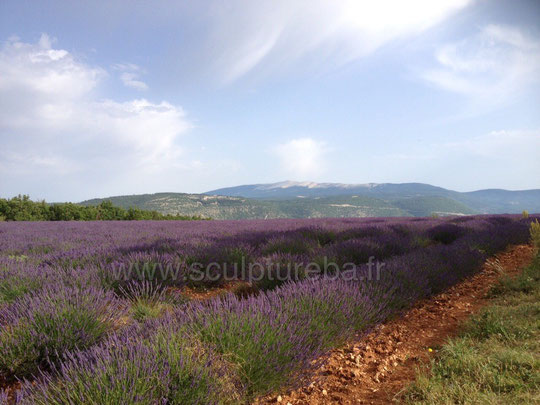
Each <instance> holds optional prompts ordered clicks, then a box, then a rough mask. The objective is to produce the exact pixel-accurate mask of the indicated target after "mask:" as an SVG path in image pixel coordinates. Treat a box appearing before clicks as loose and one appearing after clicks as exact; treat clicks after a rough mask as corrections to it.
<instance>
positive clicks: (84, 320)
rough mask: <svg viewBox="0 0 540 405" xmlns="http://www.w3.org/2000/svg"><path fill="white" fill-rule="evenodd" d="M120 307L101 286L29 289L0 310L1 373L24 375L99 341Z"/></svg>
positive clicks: (16, 375) (118, 313)
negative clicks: (67, 353) (0, 326)
mask: <svg viewBox="0 0 540 405" xmlns="http://www.w3.org/2000/svg"><path fill="white" fill-rule="evenodd" d="M123 312H124V311H123V308H122V306H121V305H120V303H119V302H118V301H117V299H116V298H115V296H114V294H112V293H110V292H109V293H107V292H105V291H103V290H100V289H95V288H88V289H79V288H72V287H66V286H64V285H58V286H48V287H44V288H43V289H42V290H40V291H38V292H36V293H30V294H28V295H26V296H24V297H22V298H20V299H19V300H17V301H15V302H14V303H12V304H10V305H8V306H6V307H5V308H2V310H1V311H0V322H1V323H2V324H3V325H4V328H3V331H2V334H0V353H2V356H0V373H2V374H4V375H5V376H7V377H10V378H13V377H17V378H24V377H29V376H31V375H32V374H35V373H37V372H38V370H39V369H42V368H47V367H48V366H49V365H50V363H53V364H54V363H56V362H57V361H58V360H60V358H61V357H62V355H63V354H64V353H66V352H67V351H70V350H74V349H76V348H85V347H89V346H91V345H93V344H95V343H96V342H98V341H99V340H100V339H101V338H103V337H104V336H105V335H106V334H107V333H108V332H109V331H111V330H112V329H113V326H114V322H113V319H114V318H113V317H120V316H122V314H123Z"/></svg>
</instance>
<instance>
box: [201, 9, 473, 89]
mask: <svg viewBox="0 0 540 405" xmlns="http://www.w3.org/2000/svg"><path fill="white" fill-rule="evenodd" d="M470 3H471V1H470V0H439V1H432V0H410V1H401V0H379V1H370V0H363V1H362V0H299V1H294V2H291V1H289V0H269V1H258V2H245V1H241V0H236V1H234V0H233V1H229V2H227V3H222V2H214V4H213V6H212V7H208V8H207V9H208V10H209V11H207V13H208V15H207V16H208V19H209V22H208V25H209V26H211V27H213V31H212V32H211V33H210V37H209V39H208V54H210V55H211V58H212V62H213V63H214V68H215V70H216V74H218V75H219V76H220V77H222V79H223V81H224V82H225V83H230V82H233V81H235V80H237V79H239V78H241V77H243V76H245V75H247V74H249V73H251V72H253V71H255V70H258V71H259V73H261V74H272V73H274V72H276V71H279V70H281V69H285V68H290V67H294V66H298V65H300V66H302V68H303V69H310V68H313V69H318V68H320V67H321V66H325V67H326V66H339V65H342V64H344V63H347V62H350V61H353V60H355V59H358V58H360V57H363V56H365V55H367V54H369V53H371V52H373V51H374V50H375V49H377V48H379V47H381V46H383V45H384V44H386V43H388V42H389V41H392V40H394V39H397V38H401V37H404V36H408V35H413V34H417V33H420V32H422V31H424V30H426V29H428V28H430V27H432V26H434V25H435V24H437V23H439V22H441V21H442V20H443V19H445V18H446V17H448V16H449V15H451V14H452V13H454V12H456V11H458V10H460V9H462V8H463V7H465V6H467V5H468V4H470ZM205 7H206V6H205Z"/></svg>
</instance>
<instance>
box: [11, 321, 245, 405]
mask: <svg viewBox="0 0 540 405" xmlns="http://www.w3.org/2000/svg"><path fill="white" fill-rule="evenodd" d="M146 329H151V330H146V331H145V330H141V329H140V328H135V329H132V330H130V331H128V332H126V333H124V334H122V335H120V336H113V337H111V338H110V339H109V340H108V341H107V342H105V343H104V344H102V345H99V346H96V347H94V348H92V349H90V350H87V351H79V352H75V353H73V354H70V355H69V356H68V358H67V360H66V361H65V362H64V364H63V366H62V368H61V369H59V370H57V373H58V375H59V377H60V378H57V377H56V375H54V374H52V375H51V374H49V375H46V376H45V377H44V379H43V380H42V381H40V382H39V383H38V384H37V386H32V384H30V383H27V384H26V385H25V386H24V387H23V389H22V393H21V395H20V397H21V399H20V400H19V401H18V404H22V405H30V404H35V405H60V404H62V405H63V404H67V403H69V404H73V405H84V404H148V405H150V404H166V403H167V404H186V405H189V404H205V403H212V404H223V405H225V404H237V403H240V402H241V401H240V398H241V394H242V391H241V389H242V386H241V385H240V383H239V381H238V379H237V378H235V375H236V373H235V370H234V369H233V368H232V367H231V366H230V365H229V364H228V363H226V362H225V361H224V360H223V359H221V358H219V357H217V356H216V355H215V354H214V353H213V352H212V351H211V349H210V348H209V347H203V346H202V345H201V344H200V342H197V341H196V340H194V339H193V337H192V336H188V335H186V334H185V333H183V332H182V328H181V326H180V325H177V324H172V323H170V322H165V325H163V324H158V323H153V324H149V325H148V326H146ZM141 335H142V336H141ZM134 336H139V339H137V340H134V339H133V337H134Z"/></svg>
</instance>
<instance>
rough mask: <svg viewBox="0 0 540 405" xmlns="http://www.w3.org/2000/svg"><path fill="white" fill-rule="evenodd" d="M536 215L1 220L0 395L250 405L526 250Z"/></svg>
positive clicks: (24, 399)
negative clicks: (502, 256) (485, 267)
mask: <svg viewBox="0 0 540 405" xmlns="http://www.w3.org/2000/svg"><path fill="white" fill-rule="evenodd" d="M532 220H534V218H533V217H531V218H522V217H521V216H509V215H493V216H470V217H457V218H444V219H435V218H433V219H428V218H413V219H411V218H397V219H376V218H370V219H306V220H266V221H264V220H253V221H185V222H184V221H181V222H172V221H171V222H169V221H155V222H153V221H139V222H87V223H82V222H63V223H60V222H42V223H24V222H17V223H15V222H12V223H7V222H6V223H0V383H1V384H2V387H3V388H4V390H3V391H2V392H1V393H0V400H1V401H2V403H10V402H16V403H18V404H105V403H110V404H241V403H249V402H250V401H251V400H252V399H254V398H255V397H257V396H260V395H263V394H266V393H268V392H272V391H275V390H277V389H278V388H280V387H283V386H293V385H294V384H297V383H299V382H301V381H302V376H303V375H304V374H305V373H303V371H305V370H306V369H308V368H309V367H313V366H314V364H313V360H315V359H319V358H321V356H323V355H324V354H325V353H326V352H328V351H329V350H330V349H332V348H334V347H336V346H339V345H340V344H342V343H344V342H345V341H346V340H347V339H349V338H351V337H352V336H353V335H354V334H357V333H365V332H368V331H369V330H370V329H371V328H373V327H374V326H375V325H376V324H378V323H380V322H382V321H384V320H386V319H387V318H389V317H391V316H395V315H399V313H400V312H401V311H403V310H405V309H406V308H408V307H410V306H411V305H412V304H413V303H414V302H415V301H417V300H418V299H421V298H424V297H428V296H430V295H432V294H435V293H438V292H440V291H442V290H444V289H446V288H448V287H449V286H452V285H453V284H455V283H457V282H459V281H460V280H462V279H463V278H465V277H468V276H470V275H472V274H474V273H475V272H476V271H478V270H479V269H480V265H481V264H482V263H483V261H484V260H485V259H486V258H487V257H488V256H491V255H493V254H495V253H496V252H498V251H501V250H503V249H505V248H506V247H507V246H509V245H511V244H519V243H525V242H527V240H528V237H529V233H528V227H529V224H530V222H531V221H532ZM187 291H189V292H191V293H192V294H187V293H186V292H187ZM201 291H206V292H208V291H210V292H212V291H217V292H218V293H217V294H210V295H209V296H210V298H208V299H200V298H197V297H196V294H195V296H194V294H193V293H197V292H201ZM18 381H21V382H22V384H21V386H20V389H18V390H17V393H16V398H14V397H13V396H12V395H8V393H9V392H10V389H8V387H9V388H11V387H13V386H14V385H17V382H18ZM17 386H18V385H17ZM8 397H11V398H8Z"/></svg>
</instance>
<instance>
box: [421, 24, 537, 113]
mask: <svg viewBox="0 0 540 405" xmlns="http://www.w3.org/2000/svg"><path fill="white" fill-rule="evenodd" d="M435 58H436V61H437V63H438V67H436V68H433V69H430V70H428V71H426V72H425V73H424V75H423V77H424V78H425V79H426V80H427V81H428V82H430V83H432V84H434V85H435V86H437V87H439V88H441V89H443V90H447V91H450V92H454V93H459V94H462V95H464V96H467V97H469V98H470V99H471V101H472V102H475V103H478V104H483V105H496V104H500V103H505V102H510V101H512V100H514V99H515V98H516V97H517V96H519V95H520V94H521V93H522V91H523V90H525V89H527V87H528V86H529V85H531V84H535V83H539V82H540V41H539V40H538V39H536V38H532V37H530V36H528V35H527V34H525V33H524V32H522V31H521V30H519V29H517V28H514V27H508V26H500V25H488V26H486V27H484V28H483V29H482V30H481V31H480V32H479V33H478V34H476V35H474V36H472V37H470V38H466V39H464V40H462V41H460V42H456V43H451V44H446V45H443V46H441V47H440V48H439V49H438V50H437V51H436V53H435Z"/></svg>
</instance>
